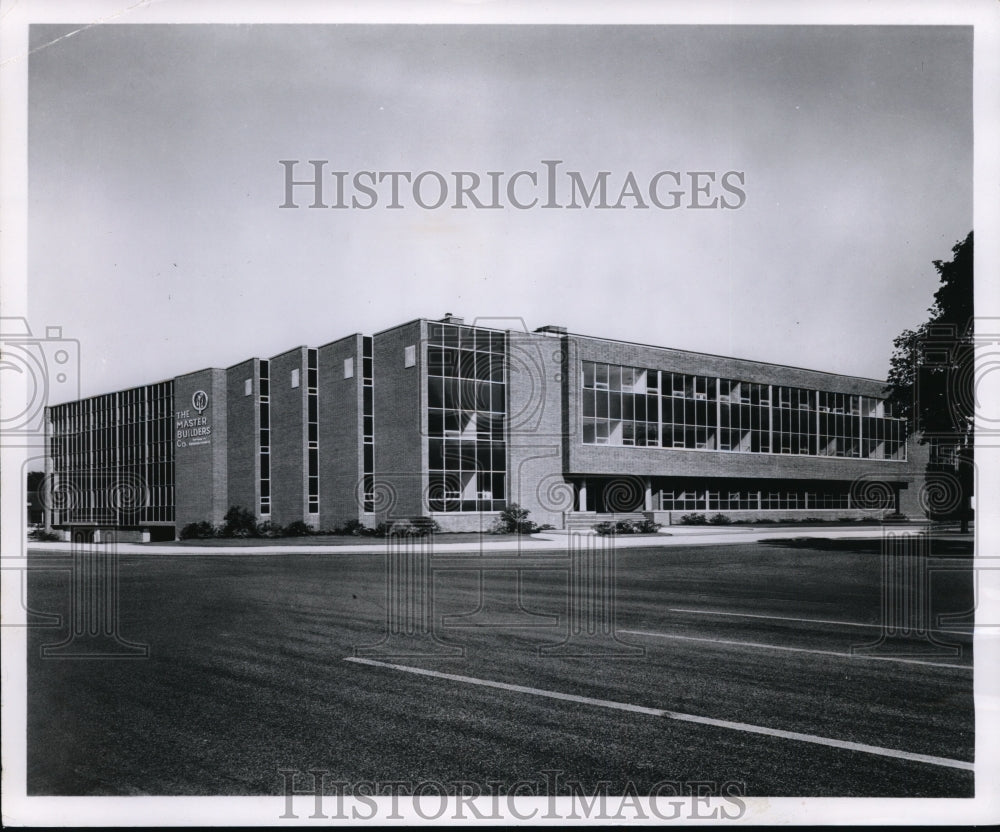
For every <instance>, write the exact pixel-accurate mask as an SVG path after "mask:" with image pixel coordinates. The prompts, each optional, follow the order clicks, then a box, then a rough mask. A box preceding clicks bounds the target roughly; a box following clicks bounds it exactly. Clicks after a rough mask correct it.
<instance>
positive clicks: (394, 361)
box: [373, 321, 427, 521]
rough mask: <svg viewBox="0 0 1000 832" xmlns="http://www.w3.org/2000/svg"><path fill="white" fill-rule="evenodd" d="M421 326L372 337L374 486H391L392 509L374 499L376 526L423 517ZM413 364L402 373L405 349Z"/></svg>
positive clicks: (424, 460)
mask: <svg viewBox="0 0 1000 832" xmlns="http://www.w3.org/2000/svg"><path fill="white" fill-rule="evenodd" d="M426 336H427V333H426V325H425V323H424V322H423V321H411V322H410V323H407V324H403V325H402V326H398V327H394V328H393V329H389V330H386V331H384V332H380V333H377V334H376V335H375V336H374V341H373V358H374V366H375V376H374V378H375V480H376V483H378V482H380V481H384V482H387V483H389V484H391V488H392V493H393V499H392V502H393V504H392V505H391V506H389V505H388V504H386V502H385V501H384V500H383V498H382V496H381V493H380V495H378V499H377V506H376V507H377V508H381V509H382V510H381V511H380V512H379V516H378V517H377V518H376V519H377V520H379V521H381V520H385V519H387V518H388V517H389V516H393V517H408V516H415V515H420V514H424V513H425V506H424V500H423V497H424V493H425V491H426V487H427V442H426V436H427V408H426V405H425V401H426V391H427V361H426V359H427V356H426V349H425V345H426ZM409 346H413V347H415V348H416V364H415V365H414V366H413V367H405V366H404V361H403V356H404V350H405V349H406V347H409Z"/></svg>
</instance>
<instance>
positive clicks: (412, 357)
mask: <svg viewBox="0 0 1000 832" xmlns="http://www.w3.org/2000/svg"><path fill="white" fill-rule="evenodd" d="M416 363H417V348H416V346H415V345H414V344H410V346H408V347H403V366H404V367H413V366H414V365H415V364H416Z"/></svg>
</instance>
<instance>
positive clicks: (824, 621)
mask: <svg viewBox="0 0 1000 832" xmlns="http://www.w3.org/2000/svg"><path fill="white" fill-rule="evenodd" d="M668 609H669V611H670V612H687V613H691V614H692V615H728V616H732V617H733V618H763V619H765V620H767V621H797V622H800V623H803V624H838V625H840V626H842V627H867V628H868V629H870V630H880V629H881V628H882V625H881V624H862V623H860V622H858V621H832V620H830V619H827V618H792V617H791V616H787V615H760V614H758V613H752V612H722V611H720V610H689V609H683V608H681V607H669V608H668ZM930 632H932V633H956V634H958V635H972V631H971V630H960V629H957V628H956V629H943V630H942V629H938V630H931V631H930Z"/></svg>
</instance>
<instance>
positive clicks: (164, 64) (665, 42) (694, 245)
mask: <svg viewBox="0 0 1000 832" xmlns="http://www.w3.org/2000/svg"><path fill="white" fill-rule="evenodd" d="M74 28H75V27H74ZM71 30H72V29H71V28H69V27H62V28H60V27H51V26H34V27H32V32H31V35H32V47H33V48H34V49H35V51H34V52H33V53H32V55H31V58H30V63H29V73H30V75H29V79H30V86H29V153H30V158H29V199H30V205H29V246H30V248H29V289H28V306H29V316H30V320H31V322H32V325H33V327H34V328H35V329H36V331H38V330H41V329H42V328H43V327H44V326H46V325H62V326H63V331H64V335H65V336H67V337H71V338H78V339H79V340H80V342H81V356H82V366H81V394H83V395H92V394H95V393H101V392H106V391H110V390H115V389H118V388H121V387H126V386H131V385H136V384H141V383H146V382H150V381H154V380H159V379H161V378H167V377H171V376H174V375H178V374H181V373H185V372H189V371H192V370H196V369H200V368H202V367H206V366H218V367H225V366H229V365H231V364H234V363H236V362H238V361H241V360H243V359H245V358H247V357H250V356H253V355H257V356H260V357H268V356H271V355H274V354H276V353H278V352H281V351H283V350H285V349H287V348H290V347H292V346H296V345H298V344H307V345H311V346H318V345H320V344H323V343H326V342H327V341H331V340H334V339H336V338H340V337H342V336H344V335H347V334H350V333H352V332H359V331H360V332H365V333H372V332H375V331H378V330H380V329H383V328H386V327H389V326H392V325H394V324H396V323H400V322H403V321H406V320H410V319H412V318H416V317H440V316H442V315H443V314H444V313H445V312H453V313H455V314H459V315H464V316H465V318H466V320H467V321H471V320H472V319H475V318H477V317H490V318H495V317H499V316H512V317H516V318H523V319H524V320H525V323H526V324H527V326H528V327H530V328H535V327H537V326H541V325H543V324H550V323H554V324H561V325H564V326H567V327H568V328H569V329H570V331H573V332H580V333H585V334H592V335H599V336H606V337H611V338H619V339H625V340H634V341H640V342H645V343H651V344H658V345H663V346H672V347H678V348H682V349H691V350H697V351H703V352H711V353H720V354H726V355H734V356H739V357H746V358H753V359H758V360H765V361H773V362H778V363H789V364H794V365H798V366H805V367H811V368H816V369H823V370H830V371H835V372H843V373H850V374H858V375H865V376H872V377H880V378H884V376H885V373H886V371H887V368H888V358H889V354H890V350H891V342H892V338H893V337H894V336H895V335H896V334H898V333H899V332H900V331H901V330H902V329H904V328H906V327H911V326H914V325H915V324H918V323H920V322H921V321H922V320H924V319H925V318H926V308H927V307H928V306H929V305H930V303H931V301H932V295H933V292H934V290H935V288H936V284H937V275H936V273H935V271H934V269H933V266H932V264H931V261H932V260H934V259H950V256H951V253H950V250H951V247H952V245H953V244H954V243H955V242H956V241H957V240H959V239H961V238H963V237H964V236H965V235H966V234H967V233H968V231H969V230H970V229H971V228H972V148H973V145H972V36H971V29H967V28H952V27H948V28H941V27H931V28H926V27H925V28H912V27H883V28H878V27H865V26H852V27H835V28H809V27H735V28H731V27H697V26H675V27H654V26H629V27H607V26H600V27H577V26H516V27H507V26H479V27H473V26H451V27H446V26H409V27H405V26H394V27H377V26H346V25H345V26H320V25H313V26H305V27H300V26H221V25H202V26H185V25H162V26H158V25H147V26H132V25H105V26H95V27H92V28H90V29H86V30H85V31H82V32H79V33H77V34H75V35H73V36H71V37H66V38H63V39H61V40H58V41H57V42H55V43H53V44H51V45H47V46H46V45H45V44H48V43H49V42H51V41H53V40H55V39H56V38H58V37H59V36H60V35H62V34H65V33H66V32H68V31H71ZM281 159H299V160H303V161H304V160H307V159H326V160H329V164H328V166H327V169H328V170H330V169H335V170H345V171H350V172H351V173H353V172H356V171H362V170H374V171H392V170H403V171H412V172H414V173H419V172H421V171H425V170H433V171H441V172H444V173H446V174H447V173H449V172H451V171H458V170H470V171H476V172H479V173H480V174H482V175H485V173H486V172H487V171H503V172H505V173H506V174H508V175H509V174H511V173H513V172H515V171H517V170H520V169H527V170H535V171H542V170H543V168H542V165H541V161H542V160H546V159H559V160H562V161H563V163H564V165H563V167H564V169H570V170H577V171H580V172H581V174H582V175H583V177H584V179H586V180H590V179H593V177H594V176H595V175H596V174H597V172H598V171H602V170H606V171H610V176H609V183H613V184H611V186H610V188H609V190H610V191H612V192H613V195H612V199H615V198H617V192H618V190H619V189H620V187H621V183H622V182H623V180H624V178H625V176H626V175H627V174H628V172H629V171H634V172H635V173H636V176H637V179H638V180H639V181H640V183H643V184H644V183H645V182H648V180H649V178H650V177H651V176H652V175H653V174H655V173H656V172H658V171H661V170H675V171H681V172H686V171H715V172H717V173H718V174H720V175H721V174H722V173H724V172H726V171H729V170H737V171H742V172H744V174H745V185H744V186H743V190H744V191H745V193H746V201H745V204H744V205H743V206H742V207H741V208H739V209H736V210H692V209H687V208H683V207H682V208H679V209H677V210H659V209H656V208H650V209H647V210H641V209H633V208H627V209H624V210H594V209H584V210H577V211H572V210H561V209H542V208H537V207H536V208H534V209H532V210H524V211H518V210H514V209H511V208H507V209H504V210H476V209H473V210H464V211H461V210H454V209H451V208H448V207H443V208H440V209H437V210H424V209H421V208H419V207H418V206H416V205H414V204H413V202H412V199H406V200H404V202H407V207H406V208H404V209H403V210H390V209H385V208H384V207H383V206H382V205H381V204H380V205H378V206H377V207H376V208H374V209H372V210H367V211H365V210H359V209H347V210H334V209H330V210H310V209H306V208H300V209H298V210H292V209H281V208H279V205H280V204H281V203H282V202H283V200H284V178H283V177H284V174H283V169H282V167H281V165H279V160H281ZM308 172H309V169H307V168H306V167H305V166H304V165H303V166H300V169H299V173H302V174H306V173H308ZM327 187H328V188H330V189H332V179H330V180H329V182H328V183H327ZM380 190H382V192H383V193H385V190H384V189H380ZM432 191H433V189H430V191H429V192H432ZM299 193H301V194H302V197H303V198H302V199H301V200H300V202H301V203H303V204H308V202H309V200H308V199H306V198H305V197H306V196H307V195H306V194H305V192H304V191H299ZM719 193H720V192H719V191H717V190H716V191H714V192H713V195H717V194H719ZM487 195H488V194H487ZM541 196H543V197H544V194H541ZM328 201H332V198H331V199H328ZM627 204H630V205H631V204H632V203H631V202H629V203H627Z"/></svg>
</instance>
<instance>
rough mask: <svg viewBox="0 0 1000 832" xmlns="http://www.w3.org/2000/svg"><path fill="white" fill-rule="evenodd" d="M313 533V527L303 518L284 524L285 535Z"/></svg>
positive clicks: (298, 535) (296, 535)
mask: <svg viewBox="0 0 1000 832" xmlns="http://www.w3.org/2000/svg"><path fill="white" fill-rule="evenodd" d="M312 533H313V527H312V526H310V525H309V524H308V523H306V522H305V521H304V520H293V521H292V522H291V523H289V524H288V525H287V526H285V537H306V536H307V535H310V534H312Z"/></svg>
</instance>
